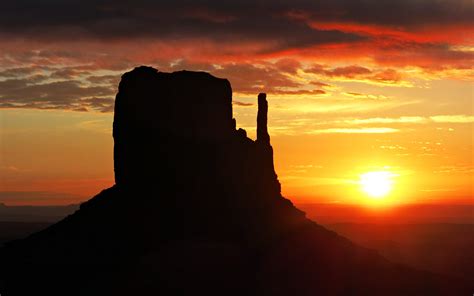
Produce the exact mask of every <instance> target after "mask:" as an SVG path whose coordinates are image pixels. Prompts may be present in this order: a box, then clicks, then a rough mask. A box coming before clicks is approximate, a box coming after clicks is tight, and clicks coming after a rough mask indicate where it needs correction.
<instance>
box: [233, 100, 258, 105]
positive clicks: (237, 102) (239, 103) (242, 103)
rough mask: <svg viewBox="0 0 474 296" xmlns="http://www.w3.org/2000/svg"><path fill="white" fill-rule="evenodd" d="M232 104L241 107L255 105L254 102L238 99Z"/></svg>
mask: <svg viewBox="0 0 474 296" xmlns="http://www.w3.org/2000/svg"><path fill="white" fill-rule="evenodd" d="M232 104H233V105H236V106H240V107H251V106H254V105H255V104H254V103H245V102H239V101H236V100H232Z"/></svg>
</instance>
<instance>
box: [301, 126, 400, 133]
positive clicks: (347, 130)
mask: <svg viewBox="0 0 474 296" xmlns="http://www.w3.org/2000/svg"><path fill="white" fill-rule="evenodd" d="M399 131H400V130H399V129H395V128H389V127H366V128H327V129H314V130H311V131H309V132H307V134H310V135H318V134H386V133H396V132H399Z"/></svg>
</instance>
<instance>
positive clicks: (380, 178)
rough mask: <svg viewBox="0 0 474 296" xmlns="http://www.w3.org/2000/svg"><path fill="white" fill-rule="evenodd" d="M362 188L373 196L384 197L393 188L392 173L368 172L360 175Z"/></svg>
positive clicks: (376, 197) (375, 197)
mask: <svg viewBox="0 0 474 296" xmlns="http://www.w3.org/2000/svg"><path fill="white" fill-rule="evenodd" d="M360 185H361V188H362V190H363V191H364V192H365V193H367V195H369V196H370V197H371V198H374V199H382V198H384V197H386V196H387V195H388V194H389V193H390V191H391V190H392V186H393V180H392V174H391V173H389V172H384V171H379V172H368V173H365V174H362V175H360Z"/></svg>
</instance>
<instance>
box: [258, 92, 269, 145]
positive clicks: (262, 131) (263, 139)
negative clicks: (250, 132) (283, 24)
mask: <svg viewBox="0 0 474 296" xmlns="http://www.w3.org/2000/svg"><path fill="white" fill-rule="evenodd" d="M267 114H268V102H267V94H266V93H260V94H259V95H258V113H257V142H259V143H266V144H269V143H270V135H269V134H268V128H267Z"/></svg>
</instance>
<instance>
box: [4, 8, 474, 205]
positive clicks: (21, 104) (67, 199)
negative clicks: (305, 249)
mask: <svg viewBox="0 0 474 296" xmlns="http://www.w3.org/2000/svg"><path fill="white" fill-rule="evenodd" d="M89 2H90V1H85V2H84V3H82V4H81V5H82V6H80V7H78V8H77V9H76V13H77V15H78V17H77V18H75V17H71V18H66V17H65V18H62V17H60V13H59V12H57V11H56V10H58V11H59V10H60V7H55V9H56V10H55V9H49V10H45V11H43V15H42V14H40V11H38V12H37V11H36V10H34V11H33V10H32V11H31V13H30V14H28V13H26V12H25V16H23V15H20V16H19V17H18V19H12V18H11V17H10V18H5V17H2V13H0V19H2V20H1V21H0V24H1V25H3V26H1V25H0V42H1V44H2V46H1V48H0V107H1V109H0V149H1V150H0V202H5V203H7V204H64V203H71V202H77V201H81V200H85V199H88V198H90V197H91V196H93V195H94V194H96V193H97V192H99V191H100V190H101V189H103V188H106V187H108V186H111V185H112V184H113V163H112V157H113V155H112V146H113V141H112V136H111V125H112V116H113V113H112V110H113V98H114V94H115V92H116V89H117V84H118V81H119V79H120V75H121V74H122V73H123V72H125V71H129V70H131V69H132V68H133V67H135V66H138V65H141V64H146V65H151V66H154V67H156V68H158V69H160V70H163V71H174V70H181V69H188V70H204V71H209V72H211V73H212V74H214V75H216V76H218V77H225V78H228V79H229V80H230V82H231V83H232V86H233V91H234V95H233V96H234V98H233V99H234V116H235V117H236V119H237V125H238V127H242V128H244V129H246V130H247V132H248V134H249V136H250V137H252V138H254V134H255V126H256V124H255V122H256V105H255V103H256V95H257V94H258V93H259V92H260V91H265V92H267V93H268V100H269V131H270V135H271V141H272V145H273V147H274V150H275V166H276V170H277V173H278V175H279V179H280V181H281V183H282V190H283V194H284V195H285V196H287V197H290V198H291V199H293V200H295V201H297V202H338V203H342V204H345V203H350V204H371V203H373V202H372V201H370V199H369V198H368V197H367V194H365V193H364V192H362V191H361V189H360V184H359V178H360V175H361V174H363V173H366V172H370V171H386V172H389V173H390V174H391V176H393V190H392V191H391V192H390V194H389V195H388V196H387V197H386V198H385V199H384V204H399V203H402V204H403V203H434V202H435V203H439V202H443V203H461V204H465V203H470V204H472V203H473V198H472V197H473V195H474V194H473V193H474V188H473V184H474V182H473V181H474V180H473V177H474V160H473V153H472V151H473V145H474V144H473V142H474V141H473V139H474V130H473V127H474V126H473V125H474V107H473V84H472V82H473V80H474V76H473V74H474V71H473V57H474V39H473V37H472V36H474V35H473V31H474V26H473V20H472V18H471V17H470V15H471V16H472V14H470V12H472V10H473V8H472V3H471V2H470V1H463V0H459V1H458V0H456V1H437V2H435V1H425V2H426V3H427V4H426V5H428V6H429V10H427V9H426V7H424V6H423V5H424V4H423V3H425V2H423V1H421V2H420V3H418V2H417V3H413V2H412V1H408V0H403V1H399V2H397V4H391V5H393V7H382V6H381V5H382V4H380V3H379V2H377V1H375V0H374V1H365V2H360V1H354V2H351V3H350V2H349V1H343V0H338V1H334V2H331V1H321V3H320V6H317V7H313V6H312V5H313V4H311V2H306V1H301V3H298V4H294V5H300V6H301V7H300V6H294V7H292V6H290V5H289V4H288V5H280V6H278V5H277V4H271V3H269V4H268V5H270V6H269V8H268V9H267V8H265V7H255V6H252V5H254V4H252V3H250V2H249V3H247V2H245V1H244V2H241V6H242V7H240V6H236V3H233V2H232V1H231V2H232V3H233V4H232V5H231V4H229V5H228V6H226V5H224V4H217V2H215V7H214V6H202V7H199V5H197V4H196V5H197V6H196V5H195V6H193V7H189V9H185V8H186V7H180V10H179V13H178V12H176V11H175V10H174V9H176V7H172V5H171V4H170V5H171V6H169V7H168V6H166V7H165V8H162V9H161V10H160V13H157V14H149V13H147V11H153V10H152V9H157V8H156V7H149V9H145V8H146V7H145V8H143V9H137V10H133V11H131V12H130V13H129V14H127V13H126V14H120V13H118V14H117V15H115V14H114V13H115V10H117V11H118V12H119V11H122V10H121V9H124V6H123V5H122V3H121V1H118V2H117V4H111V5H112V6H110V7H100V9H99V13H98V14H97V15H95V14H94V15H93V16H91V15H89V12H88V10H87V9H86V8H89V7H92V6H93V5H94V4H93V3H92V2H91V3H89ZM210 2H212V1H210ZM359 2H360V3H365V4H364V5H368V7H361V6H356V5H354V3H359ZM25 3H29V1H26V2H25ZM229 3H230V2H229ZM239 3H240V2H239ZM234 4H235V5H234ZM15 5H16V4H12V7H13V6H15ZM113 5H115V6H113ZM144 5H145V4H144ZM147 5H152V4H147ZM239 5H240V4H239ZM246 5H249V7H251V8H252V9H245V6H246ZM271 5H273V6H271ZM145 6H146V5H145ZM32 7H33V6H32ZM211 7H212V8H211ZM13 8H14V7H13ZM13 8H12V9H13ZM79 8H81V9H79ZM82 8H84V9H82ZM31 9H33V8H31ZM45 9H46V8H45ZM7 10H8V9H7ZM27 10H28V5H26V11H27ZM253 10H254V12H253V13H255V14H256V15H253V14H252V13H250V14H247V11H253ZM157 11H158V10H157ZM163 11H165V12H163ZM166 11H168V12H169V14H170V15H175V16H176V18H171V17H169V16H168V15H167V14H166ZM244 11H245V12H244ZM321 11H324V14H323V13H321ZM388 11H390V14H387V13H388ZM427 11H428V12H427ZM73 12H74V9H73V8H71V9H70V10H68V11H66V12H62V13H64V14H65V15H66V16H67V15H68V13H73ZM3 13H8V11H7V12H3ZM173 13H174V14H173ZM384 13H385V14H387V15H386V16H384V15H383V14H384ZM124 15H125V16H126V17H124ZM26 16H28V17H29V18H28V19H25V20H23V21H22V17H26ZM48 17H49V21H46V19H48ZM120 17H124V19H123V23H122V22H121V19H120ZM94 18H96V19H94ZM122 24H126V25H127V26H128V27H127V26H125V27H126V28H127V29H124V28H125V27H123V25H122ZM150 24H156V25H150ZM71 36H74V37H75V38H71Z"/></svg>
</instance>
